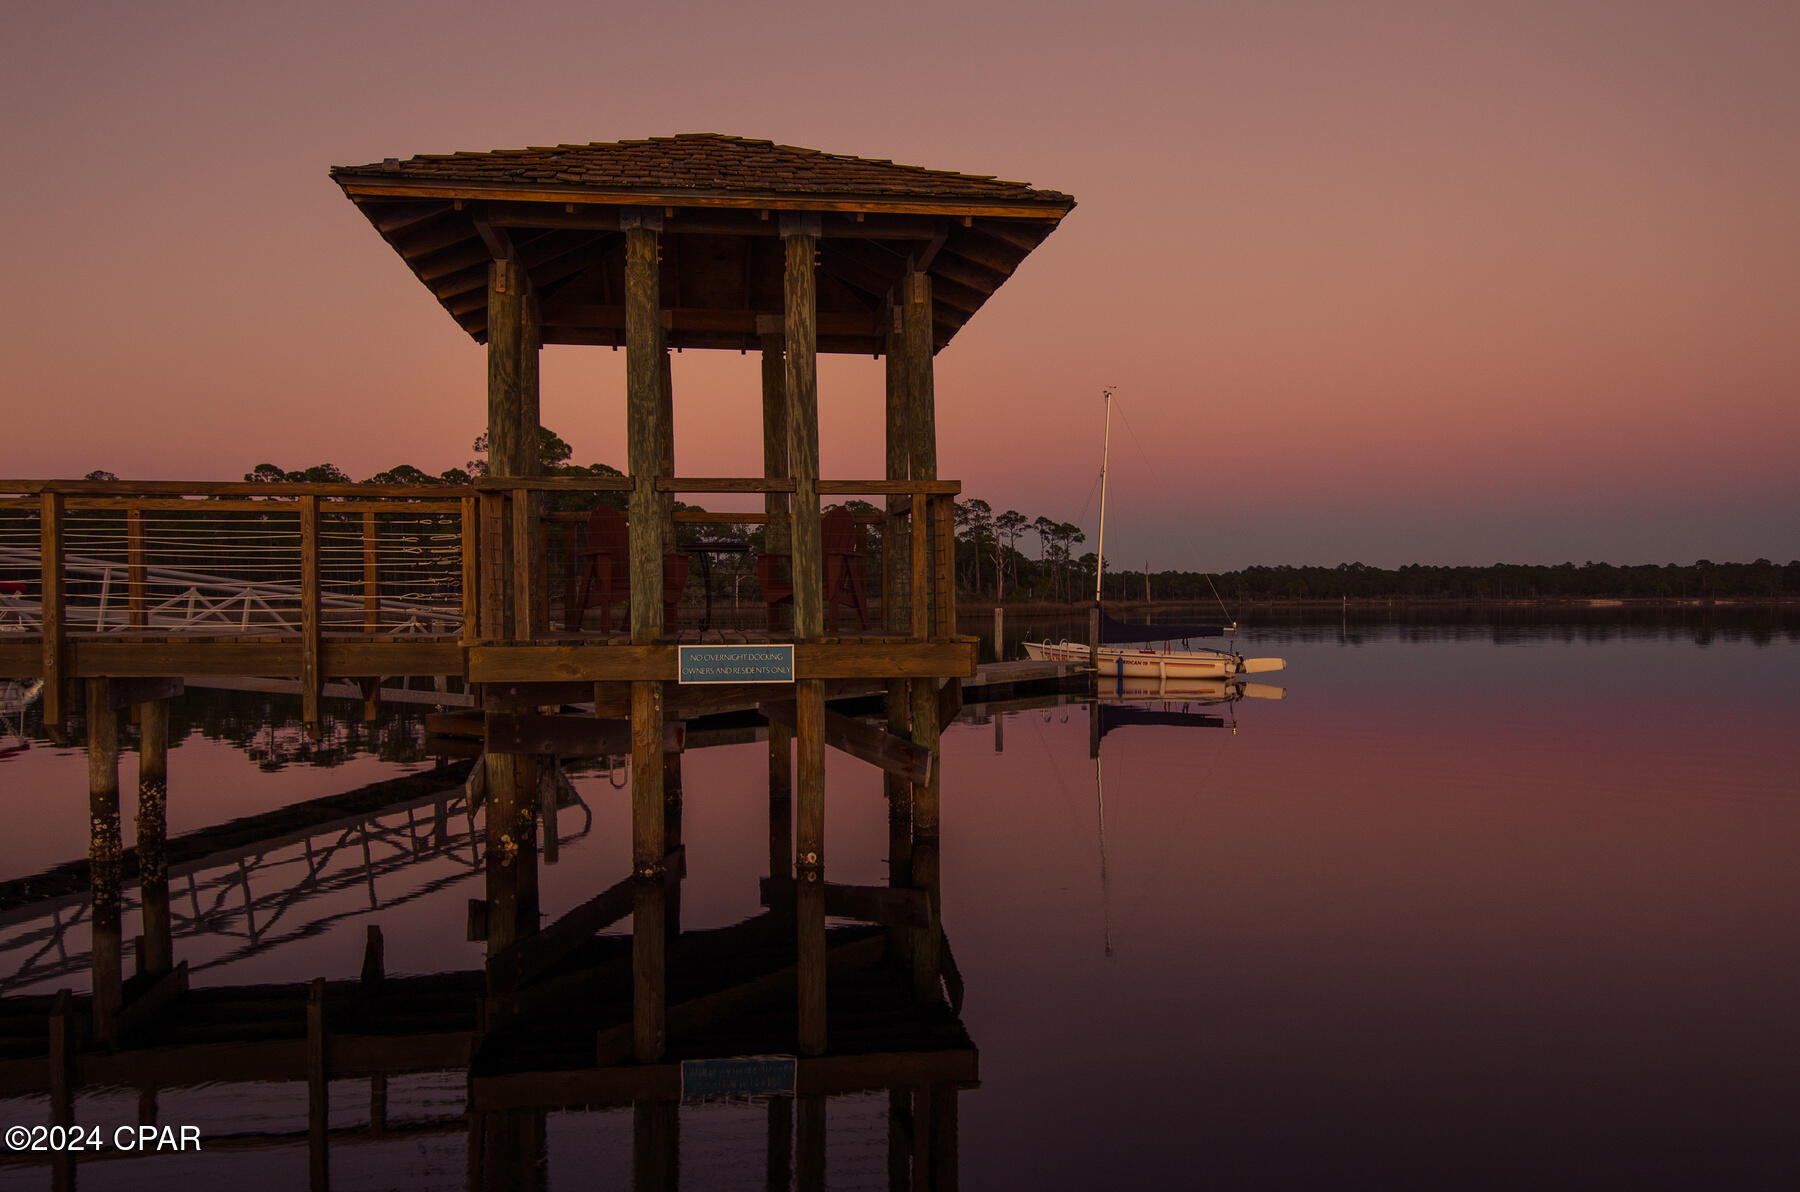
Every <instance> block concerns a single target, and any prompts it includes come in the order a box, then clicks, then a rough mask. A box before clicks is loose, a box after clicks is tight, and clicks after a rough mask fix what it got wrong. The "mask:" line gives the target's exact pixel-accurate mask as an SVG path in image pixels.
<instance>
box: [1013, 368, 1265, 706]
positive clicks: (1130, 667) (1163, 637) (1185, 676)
mask: <svg viewBox="0 0 1800 1192" xmlns="http://www.w3.org/2000/svg"><path fill="white" fill-rule="evenodd" d="M1103 392H1104V393H1105V395H1106V433H1105V437H1104V439H1103V441H1102V446H1101V449H1100V537H1099V541H1098V542H1097V543H1096V544H1095V550H1094V604H1095V605H1096V606H1099V604H1100V581H1101V579H1102V577H1104V576H1105V574H1106V464H1107V456H1108V455H1109V454H1110V452H1111V449H1112V390H1111V389H1106V390H1103ZM1227 628H1229V629H1230V630H1231V631H1232V632H1234V633H1235V632H1236V631H1237V625H1236V624H1235V623H1233V624H1232V625H1230V626H1229V627H1226V626H1219V625H1125V624H1121V623H1120V622H1118V621H1115V620H1113V619H1112V618H1111V617H1109V616H1107V615H1106V610H1105V609H1104V608H1102V609H1101V610H1100V644H1099V645H1098V647H1097V648H1092V649H1090V647H1088V646H1087V645H1085V644H1083V643H1081V642H1072V641H1070V640H1069V639H1068V638H1064V639H1062V640H1061V641H1058V642H1052V641H1050V640H1048V639H1045V640H1044V641H1040V642H1026V643H1024V645H1025V655H1026V657H1028V658H1030V659H1032V660H1033V661H1035V662H1073V663H1078V664H1083V665H1085V664H1086V663H1088V662H1089V661H1090V660H1092V661H1093V663H1094V665H1095V670H1096V672H1097V674H1099V675H1100V676H1102V677H1105V676H1109V675H1111V676H1117V677H1118V678H1121V679H1154V680H1156V681H1157V682H1159V683H1161V682H1167V681H1171V680H1190V679H1230V678H1235V677H1236V676H1238V675H1254V674H1260V673H1263V672H1267V671H1278V670H1283V669H1285V668H1286V667H1287V662H1286V661H1285V660H1284V659H1281V658H1245V657H1244V656H1243V655H1242V654H1239V653H1237V652H1236V651H1234V650H1204V649H1202V650H1195V649H1189V648H1187V647H1186V639H1188V638H1192V637H1218V636H1222V635H1223V634H1224V633H1225V632H1226V629H1227ZM1158 640H1160V641H1161V642H1162V645H1161V646H1160V647H1149V648H1143V647H1137V646H1133V645H1127V644H1125V643H1136V642H1154V641H1158ZM1177 640H1181V641H1182V642H1183V648H1181V649H1174V648H1173V647H1172V646H1171V645H1170V643H1171V642H1174V641H1177Z"/></svg>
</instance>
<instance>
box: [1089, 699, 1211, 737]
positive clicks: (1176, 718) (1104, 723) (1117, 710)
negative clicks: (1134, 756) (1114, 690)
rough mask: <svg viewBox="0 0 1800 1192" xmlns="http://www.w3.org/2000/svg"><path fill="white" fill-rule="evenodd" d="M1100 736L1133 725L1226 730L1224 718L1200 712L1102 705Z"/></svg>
mask: <svg viewBox="0 0 1800 1192" xmlns="http://www.w3.org/2000/svg"><path fill="white" fill-rule="evenodd" d="M1098 711H1099V714H1100V735H1101V736H1103V737H1104V736H1105V735H1106V734H1107V733H1110V732H1112V731H1113V730H1114V729H1115V728H1124V727H1125V726H1127V725H1132V724H1170V725H1179V726H1185V727H1187V728H1224V727H1225V718H1224V717H1223V716H1206V715H1203V714H1201V713H1199V712H1166V711H1163V710H1161V709H1159V708H1144V707H1138V706H1136V705H1134V704H1101V705H1100V707H1099V709H1098Z"/></svg>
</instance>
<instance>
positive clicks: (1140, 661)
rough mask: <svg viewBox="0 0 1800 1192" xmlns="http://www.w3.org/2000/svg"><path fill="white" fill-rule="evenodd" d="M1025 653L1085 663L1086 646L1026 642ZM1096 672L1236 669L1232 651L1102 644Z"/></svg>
mask: <svg viewBox="0 0 1800 1192" xmlns="http://www.w3.org/2000/svg"><path fill="white" fill-rule="evenodd" d="M1025 653H1026V655H1027V656H1028V657H1029V658H1031V659H1032V660H1034V661H1037V662H1073V663H1077V664H1080V665H1083V666H1085V665H1087V661H1088V657H1089V650H1088V647H1086V646H1084V645H1082V644H1080V643H1079V642H1071V641H1061V642H1050V641H1043V642H1026V643H1025ZM1098 654H1099V657H1098V659H1097V661H1098V663H1099V673H1100V674H1102V675H1120V676H1123V677H1125V678H1127V679H1155V680H1158V681H1164V680H1170V679H1175V680H1182V679H1229V678H1231V677H1232V676H1233V675H1235V674H1237V673H1238V662H1239V659H1238V657H1237V656H1236V655H1235V654H1226V653H1223V652H1221V651H1216V650H1131V649H1124V648H1122V647H1119V646H1101V647H1100V649H1099V651H1098Z"/></svg>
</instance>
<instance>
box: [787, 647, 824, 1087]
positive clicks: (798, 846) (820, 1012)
mask: <svg viewBox="0 0 1800 1192" xmlns="http://www.w3.org/2000/svg"><path fill="white" fill-rule="evenodd" d="M795 697H796V698H795V721H796V723H795V733H794V736H795V738H796V739H797V740H798V741H799V743H800V748H799V753H800V766H799V769H800V799H799V803H800V805H799V807H798V808H797V811H798V814H797V816H796V817H795V824H794V828H795V830H794V878H795V882H796V883H797V885H796V890H795V899H794V902H795V931H796V933H797V940H798V949H799V950H798V984H799V991H798V996H799V1006H798V1012H799V1026H800V1039H799V1047H800V1052H801V1054H802V1055H822V1054H824V1051H825V1045H826V1023H825V967H826V966H825V683H824V681H823V680H821V679H802V680H801V681H800V682H799V683H797V684H795Z"/></svg>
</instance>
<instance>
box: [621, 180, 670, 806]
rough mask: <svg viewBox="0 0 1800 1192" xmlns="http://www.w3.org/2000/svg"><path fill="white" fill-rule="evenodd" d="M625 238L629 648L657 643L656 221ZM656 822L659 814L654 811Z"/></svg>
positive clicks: (647, 219)
mask: <svg viewBox="0 0 1800 1192" xmlns="http://www.w3.org/2000/svg"><path fill="white" fill-rule="evenodd" d="M634 218H636V219H637V220H638V221H639V223H638V224H637V226H634V227H630V228H628V229H626V232H625V341H626V343H625V437H626V447H627V450H626V455H627V461H626V462H627V466H628V468H629V470H630V473H631V478H632V480H633V481H634V482H635V483H636V487H635V488H633V489H632V492H631V516H630V518H629V524H630V534H631V539H630V542H631V545H630V551H631V640H632V641H633V642H635V643H637V644H639V645H647V644H649V643H650V642H653V641H655V640H656V639H657V637H658V636H660V635H661V633H662V630H663V624H662V557H663V551H664V550H665V549H666V546H665V544H664V542H663V541H662V522H661V518H660V517H659V516H658V509H657V494H656V488H655V484H654V481H655V478H656V475H657V473H658V471H659V470H660V468H661V464H662V450H661V446H660V444H661V440H662V432H661V428H660V423H661V421H662V363H661V358H660V353H659V351H658V348H659V345H660V343H661V338H662V312H661V306H660V303H661V297H660V292H659V289H658V265H657V239H658V237H657V229H658V228H659V227H660V218H661V217H660V213H658V214H657V215H656V216H654V217H653V216H652V215H650V214H649V213H634ZM658 814H659V815H660V814H661V809H660V808H659V809H658Z"/></svg>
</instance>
